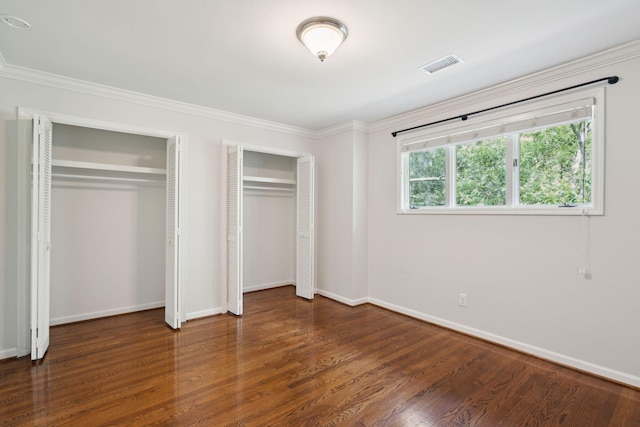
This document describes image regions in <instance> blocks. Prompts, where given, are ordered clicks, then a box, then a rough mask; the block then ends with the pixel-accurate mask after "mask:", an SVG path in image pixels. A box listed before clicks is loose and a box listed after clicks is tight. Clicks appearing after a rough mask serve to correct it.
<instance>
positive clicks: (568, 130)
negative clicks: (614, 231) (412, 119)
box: [399, 88, 604, 215]
mask: <svg viewBox="0 0 640 427" xmlns="http://www.w3.org/2000/svg"><path fill="white" fill-rule="evenodd" d="M589 94H590V95H592V96H591V97H588V98H584V96H585V93H581V94H580V97H579V98H578V99H575V98H577V96H576V95H575V94H574V95H571V97H573V98H574V99H571V98H570V97H568V96H565V97H563V98H556V99H555V100H554V101H545V102H538V103H536V104H529V105H528V106H525V107H520V108H519V109H515V108H512V109H509V110H506V111H507V112H506V113H505V112H504V111H503V112H502V113H498V112H496V113H494V114H493V115H492V116H485V120H484V121H480V119H478V120H477V122H476V123H472V124H467V123H466V122H462V123H463V125H462V126H461V124H460V122H458V123H456V124H454V125H451V124H450V125H448V126H447V127H444V126H443V127H440V128H439V129H432V130H431V133H429V134H422V135H418V136H412V137H408V138H404V139H403V138H401V139H400V140H399V150H400V171H401V173H400V213H484V214H486V213H509V214H512V213H523V214H547V215H549V214H550V215H556V214H557V215H566V214H569V215H571V214H573V215H581V214H583V213H584V212H585V211H588V212H589V214H591V215H598V214H600V215H601V214H602V213H603V207H602V199H603V197H602V189H603V176H602V175H603V152H604V132H603V126H602V122H603V112H602V108H601V100H602V99H603V88H600V89H598V90H595V91H594V90H592V91H590V92H589ZM507 114H508V115H507ZM469 121H471V120H469Z"/></svg>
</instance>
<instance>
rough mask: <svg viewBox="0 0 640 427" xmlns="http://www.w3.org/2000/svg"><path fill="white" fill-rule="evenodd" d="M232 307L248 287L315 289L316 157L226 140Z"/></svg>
mask: <svg viewBox="0 0 640 427" xmlns="http://www.w3.org/2000/svg"><path fill="white" fill-rule="evenodd" d="M225 149H226V153H227V156H226V157H227V165H226V184H227V224H226V230H227V251H226V252H227V269H226V273H227V274H226V278H227V310H228V311H229V312H230V313H232V314H235V315H241V314H242V311H243V307H242V305H243V298H242V296H243V293H245V292H250V291H256V290H260V289H268V288H273V287H277V286H283V285H289V284H294V285H295V287H296V295H298V296H300V297H303V298H305V299H313V295H314V282H315V280H314V275H315V269H314V265H315V262H314V254H315V249H314V248H315V237H314V236H315V232H314V211H315V207H314V200H315V198H314V188H315V187H314V186H315V179H314V158H313V156H311V155H298V156H296V155H288V154H283V153H274V152H265V151H260V150H255V149H248V148H244V147H243V146H242V145H228V146H225Z"/></svg>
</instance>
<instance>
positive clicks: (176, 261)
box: [164, 136, 182, 329]
mask: <svg viewBox="0 0 640 427" xmlns="http://www.w3.org/2000/svg"><path fill="white" fill-rule="evenodd" d="M180 145H181V143H180V137H178V136H176V137H172V138H170V139H169V140H168V141H167V246H166V259H165V268H166V271H165V307H164V320H165V322H166V323H167V325H169V326H170V327H171V328H173V329H179V328H180V326H181V318H180V317H181V316H180V294H181V288H182V283H181V277H182V274H181V273H182V272H181V271H180V270H181V268H180V267H181V264H182V259H181V256H182V253H181V252H182V251H181V248H182V245H181V236H180V231H181V230H180V228H181V227H180V224H181V222H182V215H181V212H180V188H181V187H180V181H181V179H180V177H181V174H182V156H181V146H180Z"/></svg>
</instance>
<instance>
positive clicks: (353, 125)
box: [314, 120, 369, 139]
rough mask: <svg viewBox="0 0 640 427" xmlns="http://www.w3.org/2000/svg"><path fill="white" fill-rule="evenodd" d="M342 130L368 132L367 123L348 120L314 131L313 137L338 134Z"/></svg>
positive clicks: (321, 137) (320, 137)
mask: <svg viewBox="0 0 640 427" xmlns="http://www.w3.org/2000/svg"><path fill="white" fill-rule="evenodd" d="M344 132H365V133H369V124H367V123H365V122H361V121H358V120H350V121H348V122H344V123H340V124H337V125H335V126H330V127H328V128H324V129H320V130H317V131H315V133H314V138H315V139H324V138H328V137H330V136H333V135H338V134H341V133H344Z"/></svg>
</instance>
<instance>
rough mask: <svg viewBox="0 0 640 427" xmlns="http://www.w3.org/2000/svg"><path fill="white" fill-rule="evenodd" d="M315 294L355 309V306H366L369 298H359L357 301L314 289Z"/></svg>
mask: <svg viewBox="0 0 640 427" xmlns="http://www.w3.org/2000/svg"><path fill="white" fill-rule="evenodd" d="M316 294H318V295H322V296H323V297H327V298H331V299H332V300H335V301H338V302H341V303H343V304H346V305H350V306H351V307H355V306H356V305H360V304H366V303H368V302H369V298H366V297H365V298H359V299H349V298H345V297H342V296H340V295H338V294H334V293H333V292H329V291H325V290H323V289H316Z"/></svg>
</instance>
